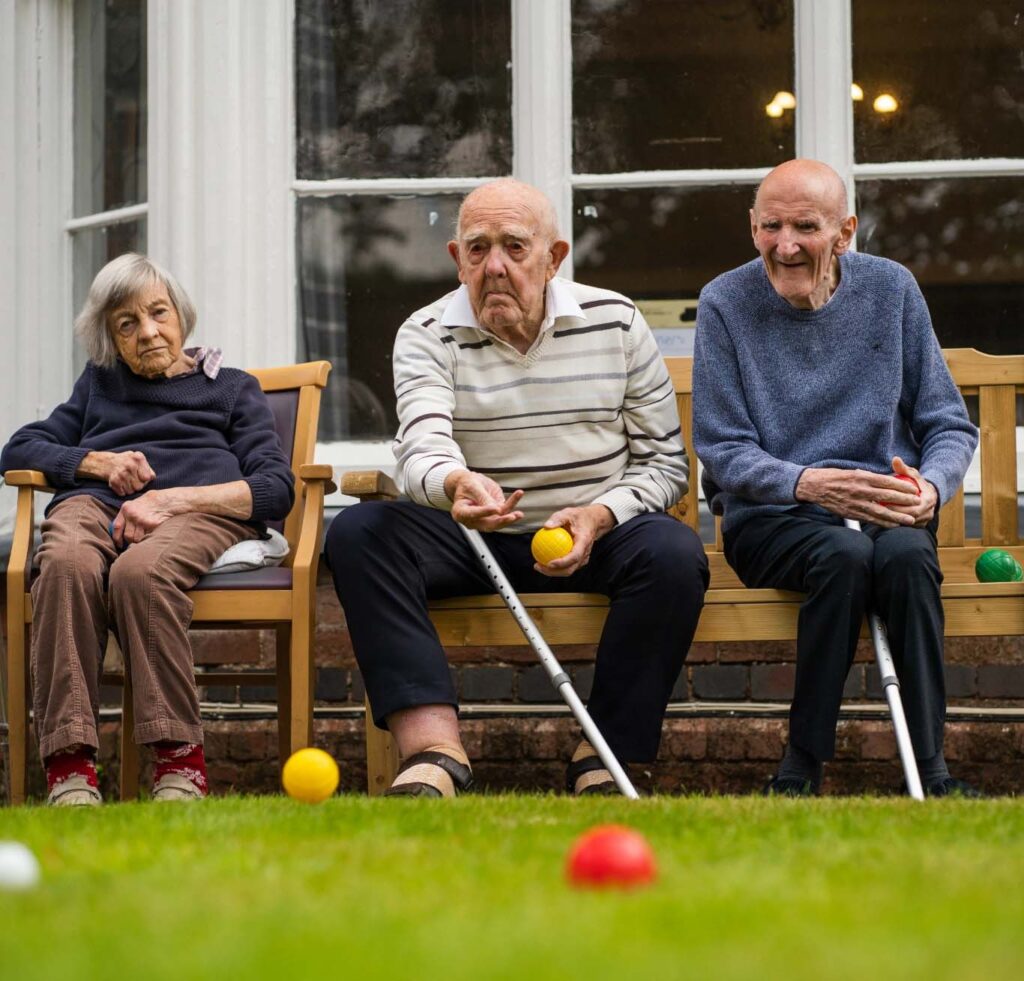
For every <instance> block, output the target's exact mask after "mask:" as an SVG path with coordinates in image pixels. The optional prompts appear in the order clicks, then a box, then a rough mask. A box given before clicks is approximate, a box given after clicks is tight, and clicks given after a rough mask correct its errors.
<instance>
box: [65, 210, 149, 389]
mask: <svg viewBox="0 0 1024 981" xmlns="http://www.w3.org/2000/svg"><path fill="white" fill-rule="evenodd" d="M145 251H146V219H145V218H142V219H140V220H139V221H125V222H120V223H119V224H116V225H106V226H104V227H102V228H85V229H82V230H81V231H78V232H75V234H74V238H73V239H72V252H71V262H72V267H73V274H72V278H71V290H72V301H73V303H74V307H73V310H74V312H73V314H72V316H77V315H78V311H79V310H81V309H82V304H83V303H85V297H86V294H87V293H88V292H89V287H90V286H91V285H92V281H93V279H95V278H96V273H98V272H99V271H100V270H101V269H102V268H103V267H104V266H105V265H106V264H107V263H108V262H110V260H111V259H116V258H117V257H118V256H119V255H122V254H123V253H125V252H141V253H143V254H145ZM70 329H71V327H70V324H69V326H68V330H70ZM74 366H75V373H76V374H77V373H78V372H79V371H81V370H82V368H84V367H85V351H84V350H83V349H82V347H81V346H80V345H79V343H78V341H77V339H76V340H75V353H74Z"/></svg>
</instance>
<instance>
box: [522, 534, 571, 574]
mask: <svg viewBox="0 0 1024 981" xmlns="http://www.w3.org/2000/svg"><path fill="white" fill-rule="evenodd" d="M572 544H573V542H572V535H570V534H569V532H567V531H566V530H565V529H564V528H541V529H540V531H538V532H537V534H536V535H534V536H533V541H532V542H531V543H530V551H531V552H533V557H534V558H535V559H536V560H537V561H538V562H539V563H540V564H541V565H547V564H548V563H549V562H552V561H554V560H555V559H560V558H562V557H563V556H564V555H568V554H569V553H570V552H571V551H572Z"/></svg>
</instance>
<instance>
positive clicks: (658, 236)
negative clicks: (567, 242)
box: [573, 185, 756, 354]
mask: <svg viewBox="0 0 1024 981" xmlns="http://www.w3.org/2000/svg"><path fill="white" fill-rule="evenodd" d="M753 193H754V189H753V187H752V186H747V185H730V186H724V187H700V188H671V189H669V188H647V189H642V190H628V191H612V190H602V191H577V192H576V194H575V196H574V201H573V203H574V208H573V211H574V218H573V231H574V233H575V239H576V249H575V270H576V278H577V279H578V280H579V281H580V282H582V283H587V284H589V285H592V286H601V287H604V288H605V289H611V290H617V291H618V292H620V293H625V294H626V295H627V296H629V297H632V298H633V299H634V300H666V301H672V302H669V303H666V304H659V305H656V306H657V309H659V310H660V311H662V314H663V315H662V316H659V317H653V316H648V320H650V321H651V325H652V327H655V337H656V338H657V340H658V343H659V346H660V347H661V348H662V350H663V351H664V352H665V353H667V354H689V353H690V352H691V351H692V348H693V336H692V331H693V321H694V313H695V310H696V304H695V301H696V299H697V294H698V293H700V290H701V287H703V286H704V284H705V283H707V282H708V281H709V280H712V279H714V278H715V276H717V275H718V274H719V273H723V272H725V271H726V270H727V269H732V268H733V267H734V266H738V265H741V264H742V263H744V262H747V261H748V260H750V259H752V258H755V257H756V252H755V251H754V247H753V245H752V244H751V241H750V221H749V219H748V217H747V212H748V210H749V208H750V201H751V198H752V196H753ZM677 301H687V302H686V303H679V302H677ZM645 312H648V308H647V306H646V305H645Z"/></svg>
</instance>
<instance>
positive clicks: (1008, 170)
mask: <svg viewBox="0 0 1024 981" xmlns="http://www.w3.org/2000/svg"><path fill="white" fill-rule="evenodd" d="M852 169H853V176H854V178H856V179H859V180H867V179H871V178H881V179H886V178H890V179H893V178H911V177H926V178H927V177H1024V158H1021V157H983V158H978V159H973V160H899V161H895V162H892V163H862V164H854V165H853V168H852Z"/></svg>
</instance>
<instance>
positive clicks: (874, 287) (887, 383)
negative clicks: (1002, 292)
mask: <svg viewBox="0 0 1024 981" xmlns="http://www.w3.org/2000/svg"><path fill="white" fill-rule="evenodd" d="M750 222H751V232H752V234H753V238H754V245H755V247H756V248H757V251H758V252H759V253H760V259H755V260H753V261H752V262H748V263H747V264H746V265H743V266H740V267H739V268H738V269H733V270H731V271H730V272H727V273H725V274H723V275H721V276H719V277H718V278H717V279H715V280H714V281H712V282H711V283H709V284H708V285H707V286H706V287H705V288H704V290H703V291H702V293H701V296H700V306H699V309H698V315H697V340H696V347H695V351H694V372H693V405H694V446H695V449H696V451H697V455H698V456H699V458H700V459H701V461H702V462H703V464H704V489H705V493H706V495H707V498H708V500H709V501H710V503H711V507H712V509H713V510H714V512H715V513H716V514H720V515H723V521H722V534H723V540H724V550H725V555H726V558H727V559H728V561H729V563H730V565H732V567H733V568H734V569H735V570H736V572H737V574H738V575H739V577H740V579H742V581H743V582H744V583H745V584H746V585H747V586H751V587H775V588H781V589H792V590H798V591H800V592H804V593H806V594H807V598H806V599H805V601H804V603H803V604H802V606H801V608H800V619H799V628H798V635H799V636H798V640H797V667H796V684H795V690H794V695H793V703H792V708H791V710H790V724H789V742H788V744H787V747H786V751H785V755H784V757H783V759H782V762H781V765H780V767H779V770H778V773H777V774H776V776H775V777H773V779H772V780H771V781H770V782H769V783H768V785H767V787H766V788H765V792H766V793H769V794H786V795H792V796H805V795H811V794H816V793H817V792H818V788H819V784H820V780H821V767H822V763H823V761H826V760H829V759H831V758H832V756H833V753H834V750H835V728H836V722H837V720H838V716H839V705H840V701H841V699H842V693H843V686H844V683H845V679H846V675H847V673H848V671H849V668H850V664H851V662H852V660H853V656H854V652H855V648H856V644H857V638H858V636H859V632H860V628H861V623H862V621H863V618H864V613H865V610H866V609H867V608H868V607H872V608H874V609H876V610H877V611H878V612H879V613H880V614H881V616H882V618H883V619H884V621H885V622H886V624H887V627H888V632H889V640H890V644H891V647H892V652H893V657H894V660H895V662H896V668H897V672H898V674H899V676H900V680H901V683H902V688H903V696H904V702H905V708H906V714H907V719H908V724H909V728H910V733H911V739H912V741H913V744H914V754H915V756H916V757H917V759H918V766H919V768H920V771H921V778H922V781H923V783H924V786H925V790H926V793H928V794H930V795H931V796H946V795H949V794H961V795H964V796H975V795H976V794H977V791H975V790H974V789H973V788H971V787H970V786H969V785H968V784H966V783H964V782H963V781H960V780H955V779H953V778H952V777H951V776H950V774H949V771H948V770H947V768H946V764H945V760H944V758H943V753H942V738H943V726H944V722H945V688H944V682H943V668H942V642H943V641H942V638H943V611H942V603H941V601H940V597H939V587H940V584H941V582H942V573H941V571H940V569H939V563H938V557H937V554H936V529H937V526H938V511H939V507H940V506H941V504H942V502H943V501H946V500H948V499H949V498H950V497H951V496H952V495H953V494H954V493H955V492H956V489H957V487H958V486H959V485H960V483H961V481H962V480H963V477H964V473H965V472H966V470H967V466H968V464H969V463H970V461H971V456H972V454H973V452H974V448H975V446H976V444H977V440H978V432H977V429H976V428H975V427H974V426H973V425H972V424H971V422H970V421H969V419H968V417H967V411H966V409H965V407H964V403H963V399H962V398H961V397H960V393H959V392H958V390H957V388H956V386H955V384H954V383H953V380H952V378H951V377H950V374H949V371H948V369H947V368H946V365H945V362H944V361H943V358H942V352H941V350H940V348H939V344H938V341H937V340H936V337H935V334H934V332H933V330H932V325H931V320H930V318H929V315H928V308H927V306H926V305H925V301H924V298H923V296H922V295H921V291H920V289H919V288H918V285H917V283H916V282H915V280H914V278H913V276H912V275H911V274H910V273H909V272H908V271H907V270H906V269H905V268H904V267H902V266H900V265H898V264H897V263H895V262H891V261H889V260H887V259H881V258H878V257H875V256H869V255H864V254H859V253H853V252H850V251H849V246H850V243H851V240H852V238H853V234H854V231H855V230H856V227H857V219H856V217H855V216H854V215H850V214H847V208H846V188H845V186H844V184H843V181H842V179H841V178H840V177H839V175H838V174H837V173H836V172H835V171H834V170H832V168H830V167H828V166H826V165H825V164H822V163H819V162H817V161H813V160H791V161H788V162H787V163H784V164H782V165H780V166H779V167H776V168H775V169H774V170H773V171H772V172H771V173H770V174H769V175H768V176H767V177H766V178H765V179H764V181H763V182H762V184H761V186H760V187H759V188H758V191H757V196H756V199H755V201H754V207H753V209H752V210H751V212H750ZM900 478H909V479H900ZM846 518H856V519H858V520H859V521H861V522H863V528H864V532H863V533H862V532H858V531H853V530H851V529H849V528H847V527H845V525H844V519H846Z"/></svg>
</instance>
